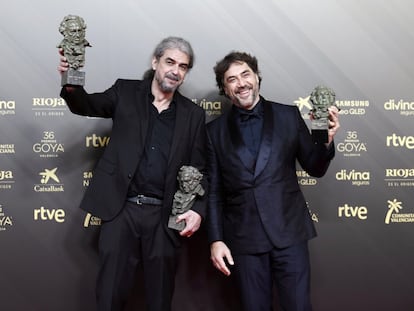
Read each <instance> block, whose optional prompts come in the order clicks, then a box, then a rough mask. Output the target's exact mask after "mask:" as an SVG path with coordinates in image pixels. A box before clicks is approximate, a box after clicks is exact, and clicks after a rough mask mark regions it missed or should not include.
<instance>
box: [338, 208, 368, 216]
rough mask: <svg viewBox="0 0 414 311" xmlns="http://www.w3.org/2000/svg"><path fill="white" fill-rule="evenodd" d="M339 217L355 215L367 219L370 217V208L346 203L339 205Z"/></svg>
mask: <svg viewBox="0 0 414 311" xmlns="http://www.w3.org/2000/svg"><path fill="white" fill-rule="evenodd" d="M338 217H347V218H350V217H354V218H358V219H361V220H365V219H367V218H368V209H367V208H366V207H365V206H349V205H348V204H345V205H344V206H339V207H338Z"/></svg>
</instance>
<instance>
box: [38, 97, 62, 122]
mask: <svg viewBox="0 0 414 311" xmlns="http://www.w3.org/2000/svg"><path fill="white" fill-rule="evenodd" d="M32 110H33V112H34V115H35V116H36V117H63V116H64V115H65V114H64V112H65V111H66V110H67V108H66V102H65V101H64V100H63V98H60V97H51V98H46V97H34V98H33V101H32Z"/></svg>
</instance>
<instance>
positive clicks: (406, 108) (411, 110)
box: [384, 99, 414, 116]
mask: <svg viewBox="0 0 414 311" xmlns="http://www.w3.org/2000/svg"><path fill="white" fill-rule="evenodd" d="M384 109H385V110H387V111H399V112H400V115H402V116H414V102H407V101H404V100H402V99H400V100H399V101H396V100H395V99H390V100H389V101H387V102H385V103H384Z"/></svg>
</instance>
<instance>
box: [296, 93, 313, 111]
mask: <svg viewBox="0 0 414 311" xmlns="http://www.w3.org/2000/svg"><path fill="white" fill-rule="evenodd" d="M309 98H310V95H309V96H308V97H305V98H302V97H299V99H298V100H295V101H294V102H293V103H294V104H296V106H298V108H299V110H300V111H302V109H303V107H306V108H308V109H309V110H312V105H311V104H310V103H309Z"/></svg>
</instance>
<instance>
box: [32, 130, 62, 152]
mask: <svg viewBox="0 0 414 311" xmlns="http://www.w3.org/2000/svg"><path fill="white" fill-rule="evenodd" d="M33 152H34V153H35V154H37V155H39V157H41V158H57V157H59V155H60V154H62V153H64V152H65V148H64V144H63V143H61V142H59V141H58V140H57V139H56V137H55V132H54V131H44V132H43V134H42V138H41V140H40V141H39V142H36V143H34V144H33Z"/></svg>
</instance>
